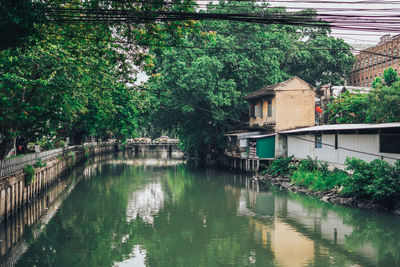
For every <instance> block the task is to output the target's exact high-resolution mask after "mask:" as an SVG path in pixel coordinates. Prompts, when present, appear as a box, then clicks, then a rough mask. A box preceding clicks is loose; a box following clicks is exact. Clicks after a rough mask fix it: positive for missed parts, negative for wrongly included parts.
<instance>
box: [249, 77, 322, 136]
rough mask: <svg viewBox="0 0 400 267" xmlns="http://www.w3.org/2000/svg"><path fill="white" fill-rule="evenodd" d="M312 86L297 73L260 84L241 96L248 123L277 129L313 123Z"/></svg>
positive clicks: (273, 129)
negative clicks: (247, 112)
mask: <svg viewBox="0 0 400 267" xmlns="http://www.w3.org/2000/svg"><path fill="white" fill-rule="evenodd" d="M315 92H316V89H315V88H314V87H313V86H311V85H310V84H309V83H307V82H305V81H303V80H302V79H300V78H299V77H297V76H294V77H293V78H291V79H289V80H287V81H284V82H281V83H277V84H273V85H269V86H266V87H263V88H261V89H259V90H257V91H254V92H253V93H251V94H249V95H247V96H245V97H244V99H246V100H247V101H248V102H249V111H250V112H249V116H250V127H254V128H257V127H261V128H263V129H264V130H265V131H267V132H278V131H283V130H289V129H296V128H299V127H306V126H314V125H315Z"/></svg>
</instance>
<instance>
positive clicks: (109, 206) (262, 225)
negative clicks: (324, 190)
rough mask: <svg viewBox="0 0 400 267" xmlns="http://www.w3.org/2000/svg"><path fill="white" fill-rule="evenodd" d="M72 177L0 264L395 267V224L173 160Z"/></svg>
mask: <svg viewBox="0 0 400 267" xmlns="http://www.w3.org/2000/svg"><path fill="white" fill-rule="evenodd" d="M77 172H80V173H81V175H80V174H79V173H78V174H74V175H72V176H73V178H72V179H71V181H70V185H65V186H66V187H67V186H69V187H71V189H70V193H69V194H68V195H66V196H65V197H64V198H65V199H64V200H63V201H59V202H58V204H57V203H56V204H52V205H50V204H49V203H47V204H46V203H44V204H40V205H42V206H40V207H42V208H44V209H45V210H47V211H45V212H44V213H43V215H40V216H37V217H38V218H37V221H36V222H35V223H33V224H32V225H31V226H29V227H28V226H27V225H25V226H23V228H18V227H13V228H12V229H16V231H22V230H19V229H23V230H24V234H23V235H22V237H21V238H16V241H15V240H14V241H15V242H14V241H12V242H11V243H15V245H14V246H15V247H16V248H15V249H14V252H12V250H10V249H8V251H10V252H7V253H8V254H7V253H6V254H5V255H3V257H2V260H3V264H10V262H12V261H10V257H11V258H12V259H13V260H14V262H13V264H14V263H16V266H174V267H175V266H400V217H396V216H392V215H388V214H379V213H374V212H369V211H361V210H357V209H350V208H345V207H338V206H333V205H330V204H326V203H323V202H321V201H318V200H315V199H312V198H309V197H304V196H299V195H294V194H287V193H285V192H281V191H279V190H276V189H273V188H268V187H266V186H262V185H257V184H256V183H253V182H246V179H245V177H243V176H241V175H238V174H236V175H235V174H233V173H229V172H222V171H216V170H198V169H197V170H193V169H190V168H189V167H187V166H186V165H185V164H183V163H180V162H179V161H174V160H157V159H137V160H135V159H133V160H112V161H108V162H105V163H101V164H100V163H97V164H93V165H90V166H87V167H86V168H85V169H82V170H78V171H77ZM79 175H80V176H79ZM82 175H83V176H82ZM79 177H80V178H79ZM71 184H72V185H73V186H74V187H73V186H71ZM43 205H44V206H46V205H47V206H46V207H44V206H43ZM40 207H39V208H38V210H40ZM48 211H50V212H52V213H53V215H52V216H50V217H49V215H48ZM46 214H47V215H46ZM45 216H47V217H48V219H47V221H46V220H43V219H41V218H44V217H45ZM15 221H16V222H17V223H18V222H21V221H20V220H18V219H16V220H15ZM3 227H4V226H3ZM5 236H7V232H6V233H5ZM9 243H10V242H9ZM15 251H16V252H15ZM7 257H8V258H7Z"/></svg>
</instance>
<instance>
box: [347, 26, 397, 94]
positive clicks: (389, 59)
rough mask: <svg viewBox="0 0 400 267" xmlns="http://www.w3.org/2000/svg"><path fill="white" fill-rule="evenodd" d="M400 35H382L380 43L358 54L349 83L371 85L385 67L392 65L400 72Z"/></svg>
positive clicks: (363, 85) (362, 85)
mask: <svg viewBox="0 0 400 267" xmlns="http://www.w3.org/2000/svg"><path fill="white" fill-rule="evenodd" d="M399 44H400V35H396V36H393V37H392V36H390V35H389V34H388V35H384V36H382V37H381V39H380V42H379V44H378V45H376V46H374V47H370V48H367V49H365V50H363V51H361V52H360V54H358V55H356V61H355V63H354V65H353V69H352V71H351V73H350V77H349V80H350V81H349V85H352V86H361V87H370V86H371V85H372V82H373V81H374V80H375V78H376V77H381V76H382V75H383V71H384V69H388V68H389V67H392V68H393V69H394V70H395V71H396V72H397V73H399V63H400V61H399V58H398V57H399V56H400V53H399V52H400V51H399V50H400V48H399Z"/></svg>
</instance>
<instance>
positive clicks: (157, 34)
mask: <svg viewBox="0 0 400 267" xmlns="http://www.w3.org/2000/svg"><path fill="white" fill-rule="evenodd" d="M32 3H33V2H32V1H23V0H18V1H15V3H14V4H10V3H3V2H1V6H0V10H1V11H0V12H3V13H4V12H5V14H6V15H7V16H5V18H6V20H5V21H4V22H3V21H2V24H0V28H1V29H0V30H1V34H3V33H4V32H5V28H6V27H7V25H8V24H7V23H9V22H10V21H11V22H10V23H14V24H15V25H16V26H15V29H16V31H18V29H20V28H18V27H20V26H21V25H22V26H23V29H24V30H23V31H21V33H22V35H21V38H20V37H18V38H15V40H18V42H22V41H23V42H25V45H23V46H22V45H21V47H22V48H20V46H19V45H14V44H15V43H17V41H13V40H14V39H10V44H7V45H6V46H4V48H7V49H3V50H2V51H0V125H1V131H0V159H3V158H4V157H5V156H6V155H7V153H8V152H9V151H10V149H11V147H12V145H13V142H14V140H15V139H16V138H17V137H20V138H23V139H25V140H26V141H35V140H36V139H38V138H41V137H42V136H53V135H54V134H55V133H57V132H58V131H63V132H66V134H67V135H68V136H70V137H72V140H73V141H74V142H76V143H79V142H82V141H83V140H84V137H86V136H89V135H96V136H101V137H108V136H115V137H119V138H127V137H128V136H133V135H134V134H135V132H136V130H137V121H138V118H137V103H138V102H140V99H139V92H138V91H137V90H136V89H135V88H133V87H130V86H129V84H132V83H134V82H135V74H136V73H137V70H136V69H137V68H149V67H151V66H152V65H153V62H152V57H151V56H150V55H149V54H148V53H147V48H146V47H147V46H149V45H150V46H155V45H157V47H158V46H159V45H162V43H163V42H164V41H165V40H166V39H168V40H172V39H179V37H180V34H182V33H183V32H185V31H186V30H185V29H180V28H179V27H178V26H179V25H180V24H182V23H184V22H171V23H168V24H167V23H163V22H154V23H147V24H144V23H138V22H131V21H127V22H125V23H121V22H118V23H117V22H109V21H107V20H104V15H101V12H100V13H96V12H93V10H104V11H115V10H122V11H127V12H130V11H146V12H151V11H153V10H165V11H167V10H175V9H176V10H186V9H190V10H193V7H190V5H188V7H185V5H165V4H163V3H161V2H154V3H153V2H148V3H143V4H138V3H136V2H135V3H134V2H130V1H122V2H121V1H99V0H90V1H80V0H72V1H68V2H66V1H62V0H51V1H46V5H45V6H43V8H42V9H39V8H38V7H37V6H34V5H33V4H32ZM16 6H17V7H19V6H20V7H21V8H22V7H23V8H22V9H21V10H18V9H17V8H15V7H16ZM30 7H31V8H32V10H30V11H29V8H30ZM54 10H56V11H54ZM25 11H26V12H28V11H29V12H30V13H29V12H28V13H29V14H28V13H27V14H26V17H24V14H25V13H24V12H25ZM32 14H38V15H37V16H39V15H40V17H44V18H43V20H41V19H38V18H32ZM87 14H91V15H92V16H93V18H94V21H91V20H84V19H80V17H81V16H84V15H87ZM98 14H100V15H98ZM22 17H23V18H22ZM71 17H72V18H74V20H73V21H71ZM19 22H21V23H19ZM14 24H13V25H14ZM20 24H21V25H20ZM10 25H11V24H10ZM22 26H21V27H22ZM12 30H14V28H12ZM32 33H38V34H40V38H37V35H35V34H32ZM10 34H11V33H10ZM22 36H23V38H22ZM26 38H29V39H30V40H32V42H29V43H28V42H27V41H26V40H25V39H26ZM135 67H136V69H135Z"/></svg>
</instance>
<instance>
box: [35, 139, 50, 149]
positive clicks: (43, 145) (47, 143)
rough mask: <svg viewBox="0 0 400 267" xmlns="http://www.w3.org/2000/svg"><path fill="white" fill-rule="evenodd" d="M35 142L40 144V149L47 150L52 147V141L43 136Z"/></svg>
mask: <svg viewBox="0 0 400 267" xmlns="http://www.w3.org/2000/svg"><path fill="white" fill-rule="evenodd" d="M37 144H38V145H39V146H40V149H42V150H49V149H53V148H54V144H53V142H51V141H50V140H47V139H45V138H43V139H40V140H39V141H38V142H37Z"/></svg>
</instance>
